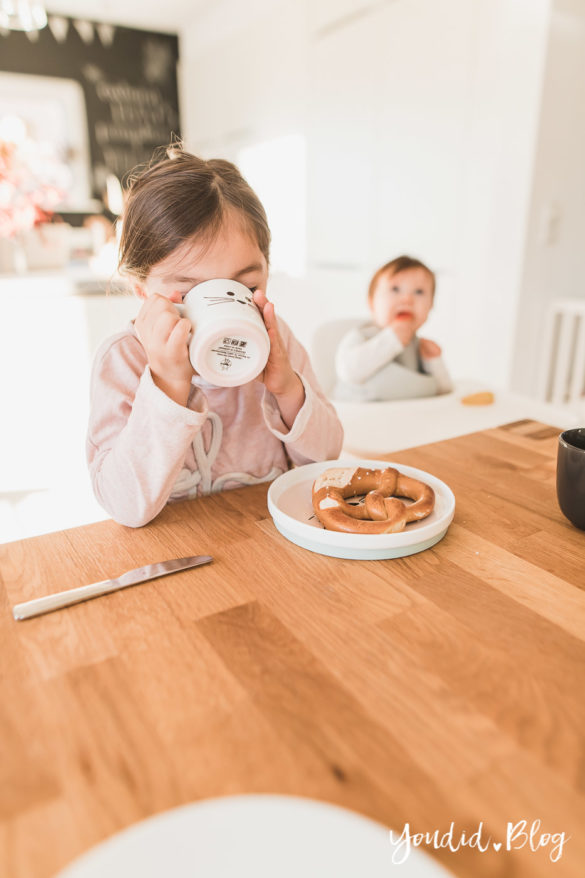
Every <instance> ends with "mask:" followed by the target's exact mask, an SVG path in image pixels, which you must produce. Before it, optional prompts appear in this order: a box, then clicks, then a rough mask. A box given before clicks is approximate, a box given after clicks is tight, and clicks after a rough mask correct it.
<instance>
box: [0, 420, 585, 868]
mask: <svg viewBox="0 0 585 878" xmlns="http://www.w3.org/2000/svg"><path fill="white" fill-rule="evenodd" d="M556 435H557V430H556V429H554V428H550V427H546V426H544V425H542V424H537V423H535V422H532V421H522V422H517V423H515V424H510V425H507V426H505V427H501V428H498V429H492V430H487V431H484V432H481V433H475V434H472V435H467V436H463V437H460V438H458V439H450V440H448V441H445V442H440V443H435V444H432V445H427V446H422V447H419V448H415V449H410V450H408V451H403V452H400V453H398V454H394V455H392V459H393V460H396V461H397V462H402V463H404V464H409V465H413V466H416V467H420V468H422V469H425V470H426V471H428V472H431V473H433V474H434V475H436V476H438V477H439V478H441V479H443V480H444V481H445V482H446V483H447V484H448V485H450V487H451V488H452V489H453V491H454V492H455V495H456V499H457V509H456V514H455V520H454V522H453V524H452V526H451V527H450V529H449V531H448V534H447V536H446V537H445V538H444V539H443V540H442V541H441V542H440V543H439V544H437V545H436V546H435V547H434V548H433V549H431V550H428V551H426V552H424V553H422V554H419V555H413V556H411V557H408V558H404V559H399V560H391V561H370V562H362V561H346V560H339V559H335V558H329V557H325V556H321V555H317V554H313V553H311V552H308V551H306V550H303V549H300V548H298V547H296V546H294V545H292V544H291V543H289V542H287V541H286V540H285V539H284V538H283V537H282V536H281V535H280V534H279V533H278V532H277V530H276V529H275V527H274V525H273V523H272V520H271V518H270V516H269V514H268V512H267V507H266V490H267V487H266V485H259V486H257V487H251V488H244V489H241V490H237V491H230V492H226V493H224V494H220V495H215V496H209V497H205V498H203V499H200V500H196V501H192V502H189V503H183V504H179V505H175V506H169V507H167V508H166V509H165V510H164V511H163V513H162V514H161V515H160V516H159V517H158V518H157V520H156V521H155V522H153V523H152V524H150V525H149V526H147V527H145V528H142V529H139V530H131V529H128V528H125V527H122V526H120V525H117V524H115V523H114V522H112V521H105V522H101V523H98V524H92V525H88V526H85V527H80V528H76V529H73V530H69V531H63V532H60V533H54V534H49V535H46V536H41V537H36V538H33V539H29V540H24V541H22V542H17V543H12V544H9V545H5V546H2V547H0V571H1V575H2V587H1V588H0V600H1V602H2V614H1V618H0V626H1V628H0V643H1V655H2V664H1V672H0V678H1V686H2V689H1V700H0V741H1V745H2V746H1V749H0V817H1V820H2V823H1V829H0V851H1V853H0V875H2V876H5V878H44V876H50V875H53V874H54V873H55V871H56V870H57V869H59V868H61V867H63V866H64V865H65V864H66V863H67V862H68V861H70V860H71V859H72V858H73V857H75V856H77V855H78V854H80V853H82V852H83V851H84V850H87V849H88V848H89V847H90V846H92V845H94V844H96V843H97V842H99V841H100V840H102V839H105V838H107V837H108V836H110V835H111V834H112V833H114V832H116V831H118V830H120V829H122V828H123V827H126V826H128V825H129V824H132V823H134V822H136V821H138V820H141V819H143V818H145V817H147V816H149V815H152V814H154V813H156V812H159V811H162V810H165V809H168V808H172V807H174V806H177V805H180V804H184V803H186V802H190V801H194V800H199V799H204V798H207V797H214V796H221V795H230V794H239V793H252V792H278V793H283V794H292V795H300V796H308V797H313V798H315V799H323V800H327V801H330V802H333V803H337V804H338V805H341V806H344V807H346V808H350V809H353V810H354V811H358V812H361V813H363V814H366V815H369V816H370V817H372V818H375V819H376V820H378V821H380V822H382V823H383V824H385V825H387V826H389V827H392V828H393V829H394V830H395V832H401V831H402V829H403V827H404V824H405V823H407V822H408V823H409V824H410V826H411V827H412V829H413V830H414V831H424V832H433V831H434V830H437V829H438V830H441V831H445V830H447V829H449V827H450V824H451V823H452V822H454V839H455V840H456V839H458V838H460V837H461V833H462V832H463V831H466V833H467V835H468V836H469V835H470V834H471V833H472V832H475V831H477V829H478V827H479V824H480V822H481V823H482V824H483V835H482V839H483V841H485V840H486V839H487V837H488V836H489V835H491V836H492V839H493V841H496V840H500V841H501V842H502V843H503V845H502V848H501V849H500V850H499V851H496V850H495V849H494V848H493V847H491V846H490V849H489V850H488V851H486V852H484V853H478V852H477V851H476V850H472V849H470V848H468V847H463V848H461V850H459V851H458V852H457V853H450V852H449V851H445V850H438V851H435V850H433V849H432V848H431V847H428V846H426V847H424V848H423V849H424V850H425V851H426V852H427V853H429V854H432V855H433V856H436V857H438V858H439V859H440V860H441V861H443V862H444V863H445V864H446V865H447V866H448V867H449V868H450V869H451V870H452V872H453V873H454V874H455V875H459V876H470V878H471V876H473V878H493V876H498V878H502V876H514V878H524V876H525V878H539V876H549V875H554V876H575V878H581V876H582V875H583V874H584V869H585V865H584V864H585V792H584V791H585V771H584V765H585V761H584V753H585V747H584V743H585V741H584V737H585V735H584V730H585V699H584V697H583V695H584V691H585V687H584V683H585V672H584V671H585V645H584V643H583V639H584V634H585V594H584V591H583V586H584V584H585V564H584V558H585V551H584V550H585V533H584V532H581V531H578V530H577V529H575V528H574V527H572V525H570V524H569V523H568V522H567V521H566V520H565V519H564V518H563V516H562V515H561V513H560V511H559V509H558V506H557V504H556V499H555V487H554V476H555V459H556ZM199 553H210V554H212V555H213V556H214V558H215V560H214V563H213V564H210V565H208V566H205V567H201V568H199V569H196V570H192V571H186V572H183V573H178V574H175V575H174V576H172V577H168V578H164V579H160V580H158V581H155V582H152V583H149V584H145V585H142V586H139V587H136V588H133V589H128V590H126V591H123V592H119V593H117V594H113V595H111V596H108V597H104V598H101V599H99V600H95V601H90V602H89V603H86V604H81V605H78V606H76V607H74V608H70V609H68V610H64V611H61V612H57V613H53V614H51V615H48V616H44V617H40V618H37V619H33V620H31V621H28V622H19V623H16V622H14V621H13V620H12V617H11V606H12V605H13V604H14V603H17V602H19V601H23V600H27V599H29V598H32V597H35V596H39V595H41V594H44V593H48V592H52V591H58V590H60V589H63V588H66V587H69V586H71V587H73V586H75V585H79V584H82V583H85V582H91V581H93V580H98V579H103V578H104V577H109V576H115V575H117V574H119V573H121V572H122V571H123V570H125V569H128V568H131V567H136V566H138V565H141V564H145V563H149V562H152V561H154V560H160V559H163V558H167V557H173V556H177V555H190V554H199ZM520 820H526V821H527V828H528V829H530V828H531V827H532V826H533V821H536V820H540V821H541V827H540V832H539V833H538V835H537V836H534V837H533V845H534V844H535V842H536V838H537V837H538V838H539V837H540V835H541V833H542V832H548V833H561V832H563V833H565V836H570V838H569V839H568V840H566V841H565V843H564V846H563V848H562V856H561V858H560V859H559V860H558V861H557V862H556V863H554V862H551V859H550V856H551V853H552V848H553V846H554V845H553V843H552V842H551V843H549V845H548V846H547V847H546V848H540V849H538V850H536V851H533V850H531V849H530V847H529V843H528V842H527V843H526V844H525V846H524V847H522V848H519V849H517V850H512V851H509V852H508V851H506V849H505V848H506V830H507V824H508V821H509V822H511V823H517V822H518V821H520ZM295 841H296V842H298V840H295ZM389 859H390V848H389ZM389 873H390V864H389ZM392 874H393V873H392ZM360 878H361V876H360ZM364 878H367V876H364Z"/></svg>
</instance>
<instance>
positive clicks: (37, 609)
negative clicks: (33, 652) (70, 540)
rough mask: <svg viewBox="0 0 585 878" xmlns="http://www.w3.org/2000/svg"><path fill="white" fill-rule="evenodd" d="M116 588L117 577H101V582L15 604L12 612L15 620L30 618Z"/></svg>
mask: <svg viewBox="0 0 585 878" xmlns="http://www.w3.org/2000/svg"><path fill="white" fill-rule="evenodd" d="M118 588H120V583H119V582H118V580H117V579H103V580H102V581H101V582H92V583H91V585H80V586H79V587H78V588H71V589H69V591H59V592H57V593H56V594H48V595H47V596H46V597H44V598H35V599H34V600H32V601H26V602H25V603H23V604H15V606H14V607H13V610H12V614H13V616H14V618H15V619H17V620H20V619H30V618H31V617H32V616H41V615H42V614H43V613H50V612H52V611H53V610H60V609H62V607H70V606H72V605H73V604H80V603H81V602H82V601H88V600H89V599H90V598H95V597H98V595H101V594H108V592H110V591H116V590H117V589H118Z"/></svg>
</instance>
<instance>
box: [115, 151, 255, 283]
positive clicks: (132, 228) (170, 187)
mask: <svg viewBox="0 0 585 878" xmlns="http://www.w3.org/2000/svg"><path fill="white" fill-rule="evenodd" d="M159 155H160V152H159ZM163 155H164V156H165V157H164V158H162V160H158V161H157V160H156V156H155V159H154V162H155V163H154V164H151V165H150V166H149V167H148V168H147V169H146V170H144V171H142V172H140V173H138V174H137V175H134V176H133V177H131V178H130V183H131V186H130V190H129V192H128V195H127V200H126V206H125V209H124V216H123V221H122V235H121V238H120V254H119V268H120V270H121V271H123V272H125V273H127V274H131V275H134V276H135V277H138V278H140V279H142V280H143V279H144V278H145V277H146V276H147V274H148V273H149V271H150V269H151V268H152V267H153V266H154V265H156V264H157V263H158V262H160V261H161V259H164V258H165V257H166V256H168V255H169V253H172V252H173V250H175V249H176V248H177V247H179V246H180V245H181V244H183V243H185V241H188V240H189V239H190V238H192V237H194V236H195V235H197V237H198V238H200V239H201V240H202V241H203V242H206V241H207V242H210V241H212V240H213V239H214V237H215V236H216V235H217V233H218V232H219V230H220V228H221V226H222V223H223V222H224V219H225V217H226V214H227V213H228V212H230V211H236V212H237V213H238V214H239V218H240V219H241V220H242V221H243V223H244V226H245V228H246V230H247V231H248V232H249V233H250V234H251V235H252V236H253V237H254V238H255V239H256V241H257V242H258V246H259V248H260V250H261V251H262V253H263V254H264V256H265V257H266V262H268V261H269V255H270V229H269V228H268V222H267V220H266V214H265V212H264V208H263V207H262V205H261V203H260V200H259V199H258V196H257V195H256V193H255V192H254V191H253V190H252V189H251V188H250V186H249V185H248V184H247V183H246V181H245V180H244V178H243V177H242V175H241V174H240V172H239V171H238V169H237V168H236V166H235V165H233V164H232V163H231V162H228V161H224V160H223V159H209V160H207V161H206V160H205V159H202V158H198V157H197V156H195V155H192V154H191V153H188V152H185V151H184V150H183V149H182V147H181V145H180V144H179V145H178V146H177V145H172V146H170V147H168V148H167V149H165V151H164V153H163Z"/></svg>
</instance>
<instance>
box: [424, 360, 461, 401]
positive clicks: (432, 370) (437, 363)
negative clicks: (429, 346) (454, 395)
mask: <svg viewBox="0 0 585 878" xmlns="http://www.w3.org/2000/svg"><path fill="white" fill-rule="evenodd" d="M421 362H422V366H423V369H424V371H425V372H426V373H427V374H428V375H433V376H434V378H435V380H436V382H437V393H449V392H450V391H451V390H453V382H452V381H451V377H450V375H449V372H448V371H447V366H446V365H445V361H444V360H443V357H432V358H431V359H429V360H426V359H423V360H422V361H421Z"/></svg>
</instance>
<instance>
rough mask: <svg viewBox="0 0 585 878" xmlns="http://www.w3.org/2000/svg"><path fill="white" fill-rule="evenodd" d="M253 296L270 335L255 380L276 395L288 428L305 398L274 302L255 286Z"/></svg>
mask: <svg viewBox="0 0 585 878" xmlns="http://www.w3.org/2000/svg"><path fill="white" fill-rule="evenodd" d="M253 298H254V302H255V303H256V305H257V306H258V308H259V309H260V313H261V314H262V318H263V320H264V326H265V327H266V330H267V332H268V338H269V339H270V353H269V354H268V361H267V363H266V366H265V367H264V371H263V372H262V373H261V374H260V375H259V376H258V380H259V381H262V383H263V384H264V385H265V387H266V389H267V390H269V391H270V392H271V393H272V394H274V396H275V397H276V401H277V403H278V408H279V409H280V414H281V415H282V419H283V421H284V422H285V424H286V425H287V427H288V428H289V429H290V428H291V427H292V425H293V423H294V420H295V418H296V416H297V415H298V413H299V411H300V409H301V406H302V405H303V403H304V401H305V388H304V387H303V382H302V381H301V379H300V378H299V376H298V375H297V373H296V372H295V371H294V370H293V368H292V366H291V364H290V360H289V358H288V354H287V352H286V348H285V346H284V343H283V341H282V338H281V336H280V332H279V331H278V325H277V322H276V315H275V313H274V305H273V304H272V302H269V301H268V299H267V298H266V296H265V295H264V293H263V292H262V291H261V290H256V291H255V292H254V296H253Z"/></svg>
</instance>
